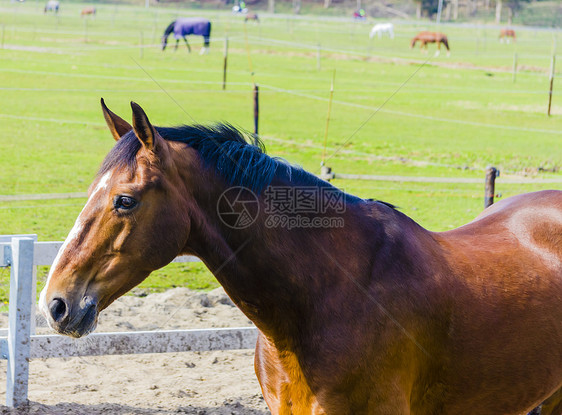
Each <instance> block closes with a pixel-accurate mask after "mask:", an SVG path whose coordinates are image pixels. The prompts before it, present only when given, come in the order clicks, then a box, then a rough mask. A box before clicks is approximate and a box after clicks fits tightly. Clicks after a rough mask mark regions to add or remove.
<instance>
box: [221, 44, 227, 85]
mask: <svg viewBox="0 0 562 415" xmlns="http://www.w3.org/2000/svg"><path fill="white" fill-rule="evenodd" d="M227 61H228V36H225V38H224V65H223V68H222V90H223V91H224V90H225V89H226V64H227Z"/></svg>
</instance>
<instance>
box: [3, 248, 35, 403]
mask: <svg viewBox="0 0 562 415" xmlns="http://www.w3.org/2000/svg"><path fill="white" fill-rule="evenodd" d="M34 243H35V241H34V240H33V239H32V238H14V239H12V244H11V249H12V264H11V274H10V306H9V330H8V356H7V358H8V368H7V375H6V405H7V406H9V407H17V406H21V405H23V404H25V403H27V391H28V385H27V382H28V379H29V355H30V342H31V341H30V335H31V323H30V322H31V318H35V315H33V316H32V315H31V310H32V298H31V296H32V292H33V287H32V285H33V278H29V277H30V276H32V275H33V251H34ZM34 302H35V298H33V303H34Z"/></svg>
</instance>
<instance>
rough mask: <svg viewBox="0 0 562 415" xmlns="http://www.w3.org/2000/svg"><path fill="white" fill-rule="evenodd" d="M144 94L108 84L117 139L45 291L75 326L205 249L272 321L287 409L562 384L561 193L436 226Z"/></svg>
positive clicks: (420, 409)
mask: <svg viewBox="0 0 562 415" xmlns="http://www.w3.org/2000/svg"><path fill="white" fill-rule="evenodd" d="M131 105H132V109H133V125H132V126H131V125H130V124H129V123H128V122H126V121H125V120H123V119H122V118H120V117H119V116H117V115H116V114H114V113H113V112H111V111H110V110H109V109H108V108H107V107H106V106H105V103H104V102H103V100H102V109H103V114H104V117H105V120H106V122H107V124H108V126H109V129H110V131H111V133H112V135H113V137H114V138H115V139H116V140H117V143H116V145H115V146H114V148H113V149H112V150H111V151H110V152H109V154H108V155H107V157H106V158H105V160H104V162H103V164H102V166H101V168H100V170H99V172H98V175H97V177H96V178H95V179H94V181H93V183H92V185H91V186H90V189H89V198H88V201H87V203H86V205H85V206H84V208H83V209H82V212H81V213H80V215H79V216H78V218H77V220H76V223H75V225H74V227H73V228H72V230H71V231H70V233H69V235H68V237H67V239H66V241H65V243H64V244H63V246H62V247H61V249H60V251H59V254H58V255H57V258H56V259H55V261H54V263H53V265H52V267H51V269H50V272H49V275H48V278H47V282H46V285H45V288H44V289H43V291H42V292H41V296H40V301H39V306H40V308H41V310H42V312H43V313H44V314H45V316H46V318H47V321H48V323H49V325H50V326H51V327H52V328H53V329H55V330H56V331H58V332H59V333H62V334H66V335H70V336H73V337H81V336H84V335H86V334H88V333H90V332H91V331H93V330H94V329H95V327H96V322H97V318H98V314H99V312H100V311H102V310H103V309H105V308H106V307H107V306H108V305H109V304H111V303H112V302H113V301H114V300H115V299H116V298H118V297H119V296H121V295H123V294H124V293H125V292H127V291H128V290H130V289H131V288H132V287H134V286H136V285H137V284H139V283H140V282H141V281H142V280H144V279H145V278H146V277H147V276H148V275H149V274H150V273H151V272H152V271H153V270H155V269H158V268H160V267H162V266H164V265H166V264H168V263H169V262H170V261H172V260H173V259H174V258H175V257H176V256H178V255H182V254H191V255H197V256H198V257H200V258H201V259H202V260H203V262H204V263H205V264H206V265H207V266H208V267H209V269H210V270H212V271H213V273H214V275H215V276H216V278H217V279H218V281H219V282H220V283H221V284H222V285H223V287H224V288H225V290H226V292H227V293H228V295H229V296H230V297H231V298H232V300H233V301H234V302H235V303H236V305H237V306H238V307H239V308H240V309H241V310H242V311H243V312H244V313H245V314H246V315H247V316H248V317H249V318H250V319H251V320H252V321H253V322H254V323H255V324H256V326H257V328H258V330H259V336H258V342H257V346H256V354H255V369H256V373H257V376H258V380H259V382H260V385H261V388H262V392H263V395H264V397H265V400H266V402H267V404H268V406H269V408H270V409H271V412H272V413H273V414H315V415H316V414H330V415H331V414H334V415H342V414H344V415H355V414H369V415H414V414H415V415H435V414H454V415H457V414H459V415H460V414H470V415H489V414H502V415H519V414H521V413H524V412H525V411H529V410H531V409H532V408H533V407H535V406H537V405H538V404H540V403H541V402H542V401H543V400H544V399H546V398H548V397H549V396H551V395H553V394H555V392H557V390H558V389H559V388H560V387H561V385H562V346H561V345H562V306H561V298H562V192H560V191H541V192H536V193H529V194H524V195H519V196H514V197H511V198H508V199H504V200H502V201H500V202H499V203H497V204H495V205H493V206H491V207H490V208H488V209H486V210H485V211H484V213H483V214H482V215H480V216H479V217H478V218H476V219H475V220H474V221H472V222H471V223H469V224H467V225H464V226H462V227H460V228H458V229H455V230H451V231H447V232H430V231H428V230H426V229H424V228H422V227H421V226H420V225H418V224H417V223H416V222H414V221H413V220H412V219H410V218H408V217H407V216H406V215H404V214H402V213H401V212H399V211H398V210H396V209H395V208H394V207H393V206H391V205H389V204H387V203H382V202H378V201H368V200H365V199H362V198H359V197H355V196H352V195H349V194H346V193H344V192H342V191H341V190H339V189H337V188H335V187H333V186H332V185H330V184H329V183H327V182H324V181H321V180H320V179H318V178H317V177H315V176H314V175H312V174H309V173H307V172H305V171H304V170H302V169H300V168H298V167H294V166H291V165H290V164H288V163H285V162H283V161H281V160H278V159H273V158H271V157H269V156H268V155H266V154H265V153H264V152H263V148H262V147H260V145H259V142H256V143H255V144H249V143H248V142H247V141H246V139H245V138H244V136H243V135H241V134H240V133H239V132H238V131H236V130H235V129H234V128H233V127H231V126H228V125H218V126H215V127H205V126H182V127H175V128H162V127H154V126H153V125H152V124H151V123H150V121H149V120H148V117H147V115H146V114H145V112H144V111H143V110H142V108H141V107H140V106H138V105H137V104H134V103H132V104H131ZM299 195H300V198H299ZM303 195H304V196H305V197H302V196H303ZM292 198H296V199H294V200H293V199H292ZM297 202H298V203H297ZM297 219H298V221H296V220H297ZM305 219H306V220H305ZM287 221H289V222H287ZM295 221H296V222H295ZM291 223H292V226H288V224H291ZM551 399H553V400H556V399H558V398H557V396H556V395H553V397H552V398H551ZM550 407H551V408H554V407H555V403H552V405H550ZM558 415H559V414H558Z"/></svg>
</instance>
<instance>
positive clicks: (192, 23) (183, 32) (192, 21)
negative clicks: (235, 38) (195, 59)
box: [162, 17, 211, 55]
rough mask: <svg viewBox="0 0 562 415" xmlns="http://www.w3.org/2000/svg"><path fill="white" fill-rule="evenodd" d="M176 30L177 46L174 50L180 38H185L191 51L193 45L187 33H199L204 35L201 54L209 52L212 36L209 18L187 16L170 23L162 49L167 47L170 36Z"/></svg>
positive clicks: (165, 32) (163, 39) (164, 36)
mask: <svg viewBox="0 0 562 415" xmlns="http://www.w3.org/2000/svg"><path fill="white" fill-rule="evenodd" d="M172 32H174V38H175V39H176V47H175V48H174V50H177V49H178V43H179V40H180V38H183V40H184V41H185V44H186V45H187V50H188V51H189V52H190V53H191V46H189V43H188V42H187V38H186V36H187V35H199V36H203V39H204V44H203V48H202V49H201V51H200V52H199V54H200V55H202V54H204V53H207V52H208V50H209V41H210V38H211V22H209V21H208V20H207V19H202V18H199V17H185V18H180V19H177V20H174V21H173V22H172V23H170V24H169V25H168V27H167V28H166V30H165V31H164V35H162V50H164V49H166V45H167V44H168V36H170V34H171V33H172Z"/></svg>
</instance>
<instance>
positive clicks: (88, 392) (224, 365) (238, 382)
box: [0, 288, 269, 415]
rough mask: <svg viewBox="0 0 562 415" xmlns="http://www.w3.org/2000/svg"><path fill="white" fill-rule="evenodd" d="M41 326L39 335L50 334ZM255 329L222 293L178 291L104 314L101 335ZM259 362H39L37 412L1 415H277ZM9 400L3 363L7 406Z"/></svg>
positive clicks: (246, 358) (233, 355)
mask: <svg viewBox="0 0 562 415" xmlns="http://www.w3.org/2000/svg"><path fill="white" fill-rule="evenodd" d="M38 320H39V321H38V328H37V333H38V334H45V333H49V330H48V329H47V328H46V327H45V325H44V321H43V320H42V319H38ZM7 325H8V318H7V315H2V316H0V326H1V327H7ZM250 325H251V323H250V321H249V320H248V319H247V318H246V317H245V316H244V315H243V314H242V313H241V312H240V311H239V310H238V309H237V308H236V307H234V305H233V304H232V303H231V302H230V299H229V298H228V297H227V296H226V294H224V291H222V289H220V288H219V289H216V290H214V291H211V292H209V293H197V292H193V291H190V290H188V289H185V288H175V289H172V290H169V291H167V292H164V293H159V294H151V295H148V296H146V297H134V296H127V297H122V298H120V299H119V300H117V301H116V302H115V303H114V304H112V305H111V306H110V307H109V308H108V309H107V310H105V311H104V312H103V313H102V314H101V316H100V321H99V325H98V328H97V330H96V331H97V332H101V331H135V330H164V329H168V330H172V329H188V328H210V327H247V326H250ZM87 341H88V339H87V338H85V339H80V340H78V342H87ZM77 347H79V345H78V346H77ZM253 359H254V351H253V350H237V351H224V352H185V353H164V354H139V355H125V356H101V357H72V358H61V359H34V360H32V361H31V364H30V380H29V399H30V404H29V406H28V407H25V408H21V409H20V410H19V411H16V410H10V409H8V408H7V407H5V406H0V414H24V413H25V414H41V415H43V414H88V415H90V414H92V415H96V414H116V415H125V414H131V415H136V414H142V415H144V414H198V415H206V414H218V415H223V414H224V415H227V414H228V415H231V414H236V415H238V414H249V415H265V414H269V411H268V410H267V406H266V404H265V402H264V400H263V397H262V395H261V391H260V387H259V384H258V382H257V379H256V376H255V374H254V366H253V364H254V362H253ZM5 393H6V361H5V360H2V361H0V399H2V401H4V400H5Z"/></svg>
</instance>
